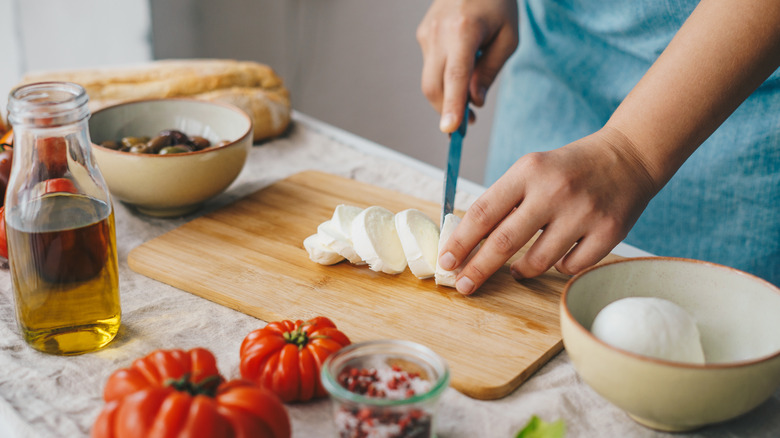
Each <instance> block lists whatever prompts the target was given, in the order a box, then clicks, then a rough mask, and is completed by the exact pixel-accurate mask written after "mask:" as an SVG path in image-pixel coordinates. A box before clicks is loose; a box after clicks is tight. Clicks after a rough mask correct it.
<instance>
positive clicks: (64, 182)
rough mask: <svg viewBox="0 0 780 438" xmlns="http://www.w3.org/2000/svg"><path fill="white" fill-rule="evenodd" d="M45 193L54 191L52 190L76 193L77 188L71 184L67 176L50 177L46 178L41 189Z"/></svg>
mask: <svg viewBox="0 0 780 438" xmlns="http://www.w3.org/2000/svg"><path fill="white" fill-rule="evenodd" d="M43 190H44V191H45V192H46V193H54V192H69V193H78V190H76V186H75V185H74V184H73V181H71V180H69V179H68V178H52V179H47V180H46V185H45V186H44V189H43Z"/></svg>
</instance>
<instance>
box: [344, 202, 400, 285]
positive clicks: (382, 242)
mask: <svg viewBox="0 0 780 438" xmlns="http://www.w3.org/2000/svg"><path fill="white" fill-rule="evenodd" d="M394 218H395V215H394V214H393V212H392V211H390V210H388V209H386V208H384V207H378V206H373V207H368V208H367V209H365V210H363V211H362V212H360V214H358V215H357V217H355V219H354V220H353V221H352V229H351V231H352V246H353V247H354V248H355V251H356V252H357V254H358V255H359V256H360V257H361V258H362V259H363V260H365V261H366V263H368V267H369V268H370V269H371V270H372V271H377V272H384V273H386V274H400V273H401V272H403V271H404V269H406V255H405V254H404V249H403V247H402V246H401V240H400V239H399V238H398V233H397V232H396V229H395V220H394Z"/></svg>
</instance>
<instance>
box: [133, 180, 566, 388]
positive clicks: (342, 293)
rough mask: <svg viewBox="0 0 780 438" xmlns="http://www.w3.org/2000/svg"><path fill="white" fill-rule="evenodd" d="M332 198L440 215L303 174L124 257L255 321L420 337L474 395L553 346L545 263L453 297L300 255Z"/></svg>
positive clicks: (407, 279) (518, 376) (551, 276)
mask: <svg viewBox="0 0 780 438" xmlns="http://www.w3.org/2000/svg"><path fill="white" fill-rule="evenodd" d="M339 204H352V205H356V206H360V207H369V206H371V205H381V206H383V207H386V208H388V209H390V210H392V211H394V212H399V211H401V210H404V209H407V208H412V207H413V208H418V209H420V210H421V211H423V212H424V213H426V214H427V215H429V216H430V217H431V218H432V219H434V220H437V218H438V217H439V214H440V210H439V209H440V206H439V205H438V204H435V203H431V202H427V201H423V200H420V199H417V198H414V197H411V196H407V195H404V194H400V193H397V192H394V191H390V190H387V189H383V188H379V187H375V186H372V185H369V184H365V183H360V182H357V181H354V180H350V179H346V178H342V177H338V176H334V175H330V174H326V173H321V172H314V171H311V172H303V173H299V174H296V175H293V176H291V177H289V178H287V179H285V180H282V181H279V182H277V183H275V184H273V185H271V186H269V187H267V188H265V189H263V190H260V191H258V192H256V193H254V194H251V195H249V196H247V197H246V198H243V199H241V200H239V201H237V202H236V203H234V204H232V205H229V206H227V207H224V208H222V209H220V210H218V211H215V212H213V213H210V214H207V215H204V216H202V217H200V218H197V219H195V220H193V221H191V222H189V223H187V224H185V225H183V226H181V227H179V228H177V229H175V230H172V231H170V232H168V233H166V234H164V235H162V236H160V237H158V238H155V239H153V240H150V241H149V242H146V243H144V244H142V245H140V246H139V247H137V248H135V249H133V250H132V251H131V252H130V255H129V260H128V263H129V265H130V267H131V269H133V270H134V271H136V272H138V273H140V274H143V275H146V276H148V277H151V278H154V279H156V280H159V281H162V282H164V283H167V284H170V285H172V286H174V287H177V288H180V289H183V290H185V291H188V292H190V293H193V294H195V295H198V296H201V297H203V298H206V299H208V300H211V301H214V302H216V303H219V304H221V305H225V306H228V307H230V308H233V309H235V310H238V311H240V312H244V313H247V314H249V315H252V316H255V317H257V318H259V319H261V320H264V321H275V320H279V319H308V318H311V317H314V316H318V315H324V316H328V317H329V318H331V319H332V320H333V321H334V322H335V323H336V324H337V326H338V327H339V328H340V329H342V330H343V331H344V332H345V333H346V334H347V335H348V336H349V337H350V338H351V339H352V341H353V342H360V341H366V340H372V339H383V338H384V339H389V338H394V339H407V340H411V341H415V342H419V343H421V344H424V345H427V346H429V347H430V348H432V349H433V350H434V351H436V352H437V353H438V354H440V355H441V356H442V357H444V358H445V360H446V361H447V363H448V364H449V366H450V370H451V374H452V380H451V382H452V386H453V387H454V388H455V389H457V390H459V391H461V392H462V393H464V394H466V395H468V396H470V397H473V398H478V399H496V398H500V397H503V396H505V395H507V394H509V393H510V392H512V391H513V390H514V389H516V388H517V387H518V386H520V384H521V383H522V382H524V381H525V380H526V379H528V377H529V376H531V374H533V373H534V372H535V371H536V370H537V369H539V367H541V366H542V365H543V364H544V363H545V362H547V361H548V360H549V359H550V358H551V357H553V356H554V355H555V354H556V353H558V352H559V351H560V350H561V349H562V348H563V343H562V340H561V332H560V326H559V320H558V303H559V298H560V295H561V291H562V290H563V286H564V285H565V283H566V281H567V280H568V278H567V277H566V276H564V275H561V274H559V273H557V272H555V271H554V270H551V271H549V272H547V273H546V274H544V275H542V276H541V277H538V278H536V279H530V280H525V281H523V282H521V283H519V282H516V281H515V280H514V279H513V278H512V276H511V275H510V273H509V264H507V265H505V266H504V267H503V268H502V269H500V270H499V271H498V272H497V273H496V274H495V275H493V276H492V277H491V279H490V280H489V281H488V282H487V283H485V284H484V285H483V287H482V288H481V289H480V291H479V292H478V293H477V294H475V295H474V296H471V297H464V296H461V295H460V294H458V293H457V292H456V291H455V290H454V289H450V288H447V287H440V286H436V284H435V283H434V281H433V279H427V280H419V279H417V278H416V277H415V276H414V275H412V274H411V272H410V271H409V269H408V268H407V270H406V271H405V272H404V273H403V274H400V275H388V274H382V273H377V272H374V271H371V270H370V269H368V267H367V266H355V265H351V264H349V263H348V262H346V261H345V262H342V263H340V264H337V265H333V266H322V265H319V264H316V263H314V262H312V261H310V260H309V258H308V255H307V253H306V250H305V249H304V248H303V240H304V238H306V237H307V236H309V235H310V234H314V233H315V232H316V230H317V225H319V224H320V223H321V222H323V221H325V220H328V219H329V218H330V217H331V215H332V214H333V210H334V209H335V208H336V206H337V205H339ZM461 215H462V214H461ZM520 253H522V251H521V252H520ZM520 253H518V254H520ZM516 257H517V256H516Z"/></svg>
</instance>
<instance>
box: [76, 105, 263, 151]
mask: <svg viewBox="0 0 780 438" xmlns="http://www.w3.org/2000/svg"><path fill="white" fill-rule="evenodd" d="M167 101H176V102H192V103H195V104H203V105H205V106H211V105H215V106H221V107H223V108H227V109H229V110H231V111H233V112H234V113H236V114H238V115H239V116H241V117H243V118H244V120H245V121H247V122H248V126H247V129H246V131H244V132H243V133H242V134H241V135H240V136H239V137H238V138H237V139H235V140H233V141H231V142H230V143H226V144H223V145H222V146H217V147H208V148H205V149H201V150H199V151H192V152H180V153H178V154H166V155H160V154H134V153H132V152H124V151H118V150H114V149H109V148H107V147H104V146H101V145H99V144H97V143H95V142H94V141H92V140H91V139H90V142H91V143H92V145H93V146H95V147H97V148H99V149H100V150H101V151H105V152H106V153H112V154H117V155H127V156H132V157H149V158H152V157H156V158H170V157H185V156H192V155H198V154H206V153H209V152H214V151H218V150H221V149H226V148H228V147H230V146H233V145H235V144H236V143H242V142H243V141H244V140H245V139H246V138H247V137H249V136H251V135H252V129H253V128H254V124H253V122H252V118H251V117H249V115H248V114H247V113H246V112H244V110H242V109H241V108H239V107H238V106H236V105H233V104H230V103H226V102H212V101H208V100H201V99H194V98H191V97H161V98H145V99H134V100H127V101H122V102H118V103H115V104H111V105H107V106H104V107H102V108H100V109H97V110H95V111H93V112H92V114H91V115H90V119H91V118H92V116H94V115H95V114H98V113H101V112H104V111H107V110H110V109H115V108H118V107H121V106H126V105H138V104H141V103H149V102H167ZM250 144H251V141H250Z"/></svg>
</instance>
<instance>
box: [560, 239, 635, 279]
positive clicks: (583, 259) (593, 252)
mask: <svg viewBox="0 0 780 438" xmlns="http://www.w3.org/2000/svg"><path fill="white" fill-rule="evenodd" d="M618 243H620V241H619V240H618V241H609V240H605V239H603V238H600V237H597V236H596V235H587V236H585V237H583V238H582V239H581V240H580V241H579V242H578V243H577V245H575V246H574V248H572V250H571V251H569V252H568V254H566V255H565V256H564V257H562V258H561V260H559V261H558V262H557V263H556V264H555V269H557V270H558V272H561V273H562V274H566V275H575V274H577V273H579V272H580V271H582V270H583V269H585V268H587V267H589V266H593V265H595V264H596V263H598V262H600V261H601V259H603V258H604V257H606V256H607V255H608V254H609V252H610V251H612V249H613V248H615V246H617V244H618Z"/></svg>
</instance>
